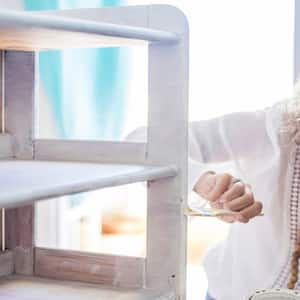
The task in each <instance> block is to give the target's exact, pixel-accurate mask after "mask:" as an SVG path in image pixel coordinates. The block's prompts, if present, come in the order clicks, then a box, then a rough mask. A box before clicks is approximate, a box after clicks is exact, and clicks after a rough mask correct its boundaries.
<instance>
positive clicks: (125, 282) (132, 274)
mask: <svg viewBox="0 0 300 300" xmlns="http://www.w3.org/2000/svg"><path fill="white" fill-rule="evenodd" d="M144 265H145V260H144V259H143V258H137V257H122V256H113V255H104V254H91V253H83V252H75V251H63V250H52V249H43V248H36V249H35V274H36V275H37V276H41V277H47V278H54V279H60V280H75V281H82V282H89V283H100V284H105V285H111V286H116V287H126V288H142V287H143V282H144Z"/></svg>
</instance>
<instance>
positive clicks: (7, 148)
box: [0, 134, 13, 159]
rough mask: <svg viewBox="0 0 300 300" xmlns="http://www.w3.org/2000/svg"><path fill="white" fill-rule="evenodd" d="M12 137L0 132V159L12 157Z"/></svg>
mask: <svg viewBox="0 0 300 300" xmlns="http://www.w3.org/2000/svg"><path fill="white" fill-rule="evenodd" d="M12 157H13V152H12V138H11V136H10V135H9V134H0V159H3V158H12Z"/></svg>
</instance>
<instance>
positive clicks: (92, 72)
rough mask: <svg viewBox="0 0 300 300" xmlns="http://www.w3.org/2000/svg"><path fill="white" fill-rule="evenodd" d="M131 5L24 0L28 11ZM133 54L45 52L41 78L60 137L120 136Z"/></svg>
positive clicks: (109, 0)
mask: <svg viewBox="0 0 300 300" xmlns="http://www.w3.org/2000/svg"><path fill="white" fill-rule="evenodd" d="M117 5H126V1H122V0H102V1H101V0H24V7H25V9H26V10H55V9H75V8H83V7H91V8H92V7H101V6H117ZM129 61H130V52H129V50H128V49H126V48H104V49H75V50H73V49H72V50H64V51H47V52H41V53H40V78H41V84H42V86H43V89H44V91H45V93H46V96H47V99H48V101H49V102H50V105H51V108H52V111H53V112H54V118H55V120H54V123H55V125H56V127H57V129H58V134H59V137H62V138H70V139H105V140H110V139H113V140H115V139H120V138H121V135H122V127H123V125H124V124H123V123H124V114H125V108H126V86H127V82H128V77H129V76H128V71H127V70H128V63H129Z"/></svg>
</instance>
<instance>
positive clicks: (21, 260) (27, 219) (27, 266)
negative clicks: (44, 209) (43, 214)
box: [6, 205, 34, 275]
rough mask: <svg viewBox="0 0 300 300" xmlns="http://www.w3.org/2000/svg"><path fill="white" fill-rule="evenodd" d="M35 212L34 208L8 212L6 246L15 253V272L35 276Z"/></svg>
mask: <svg viewBox="0 0 300 300" xmlns="http://www.w3.org/2000/svg"><path fill="white" fill-rule="evenodd" d="M33 234H34V210H33V208H32V206H31V205H30V206H26V207H22V208H16V209H8V210H6V246H7V248H8V249H11V250H12V251H13V253H14V259H15V272H16V273H17V274H23V275H32V274H33V245H34V237H33Z"/></svg>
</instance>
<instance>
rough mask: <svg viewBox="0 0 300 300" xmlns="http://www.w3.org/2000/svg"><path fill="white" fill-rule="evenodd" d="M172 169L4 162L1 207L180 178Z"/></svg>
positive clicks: (0, 173) (0, 175) (0, 172)
mask: <svg viewBox="0 0 300 300" xmlns="http://www.w3.org/2000/svg"><path fill="white" fill-rule="evenodd" d="M176 174H177V171H176V168H175V167H172V166H166V167H164V166H158V167H156V166H145V165H124V164H100V163H79V162H76V163H73V162H53V161H24V160H23V161H22V160H2V161H0V178H1V182H0V207H3V208H10V207H18V206H23V205H26V204H30V203H33V202H35V201H38V200H42V199H49V198H54V197H59V196H63V195H69V194H75V193H80V192H87V191H92V190H97V189H101V188H105V187H111V186H117V185H123V184H129V183H135V182H142V181H148V180H156V179H162V178H167V177H173V176H176Z"/></svg>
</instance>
